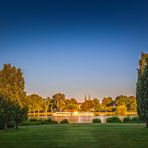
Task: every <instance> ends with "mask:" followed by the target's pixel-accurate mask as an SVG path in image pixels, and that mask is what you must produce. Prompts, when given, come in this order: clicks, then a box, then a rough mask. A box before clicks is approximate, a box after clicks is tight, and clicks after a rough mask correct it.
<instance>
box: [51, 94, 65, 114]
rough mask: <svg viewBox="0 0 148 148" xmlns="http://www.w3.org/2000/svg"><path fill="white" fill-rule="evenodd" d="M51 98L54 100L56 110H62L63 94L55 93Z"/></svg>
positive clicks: (63, 103)
mask: <svg viewBox="0 0 148 148" xmlns="http://www.w3.org/2000/svg"><path fill="white" fill-rule="evenodd" d="M53 100H54V102H55V105H56V108H57V110H58V111H59V112H61V111H63V110H64V107H65V95H64V94H61V93H57V94H55V95H54V96H53Z"/></svg>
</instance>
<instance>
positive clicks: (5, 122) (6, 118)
mask: <svg viewBox="0 0 148 148" xmlns="http://www.w3.org/2000/svg"><path fill="white" fill-rule="evenodd" d="M4 128H5V129H7V128H8V116H7V114H6V113H4Z"/></svg>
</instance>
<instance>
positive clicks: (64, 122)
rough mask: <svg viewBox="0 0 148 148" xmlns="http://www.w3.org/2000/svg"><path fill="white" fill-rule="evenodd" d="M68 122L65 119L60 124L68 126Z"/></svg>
mask: <svg viewBox="0 0 148 148" xmlns="http://www.w3.org/2000/svg"><path fill="white" fill-rule="evenodd" d="M68 123H69V122H68V120H67V119H63V120H62V121H60V124H68Z"/></svg>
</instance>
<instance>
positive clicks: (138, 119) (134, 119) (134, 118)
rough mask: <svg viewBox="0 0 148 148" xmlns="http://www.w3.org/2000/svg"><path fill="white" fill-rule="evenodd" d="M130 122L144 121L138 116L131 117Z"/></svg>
mask: <svg viewBox="0 0 148 148" xmlns="http://www.w3.org/2000/svg"><path fill="white" fill-rule="evenodd" d="M131 121H132V123H143V122H144V121H142V120H141V119H140V118H139V117H133V118H132V119H131Z"/></svg>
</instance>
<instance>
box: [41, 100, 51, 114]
mask: <svg viewBox="0 0 148 148" xmlns="http://www.w3.org/2000/svg"><path fill="white" fill-rule="evenodd" d="M50 104H51V99H50V98H49V97H48V98H46V99H43V110H44V113H45V114H46V116H47V112H48V109H49V107H50Z"/></svg>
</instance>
